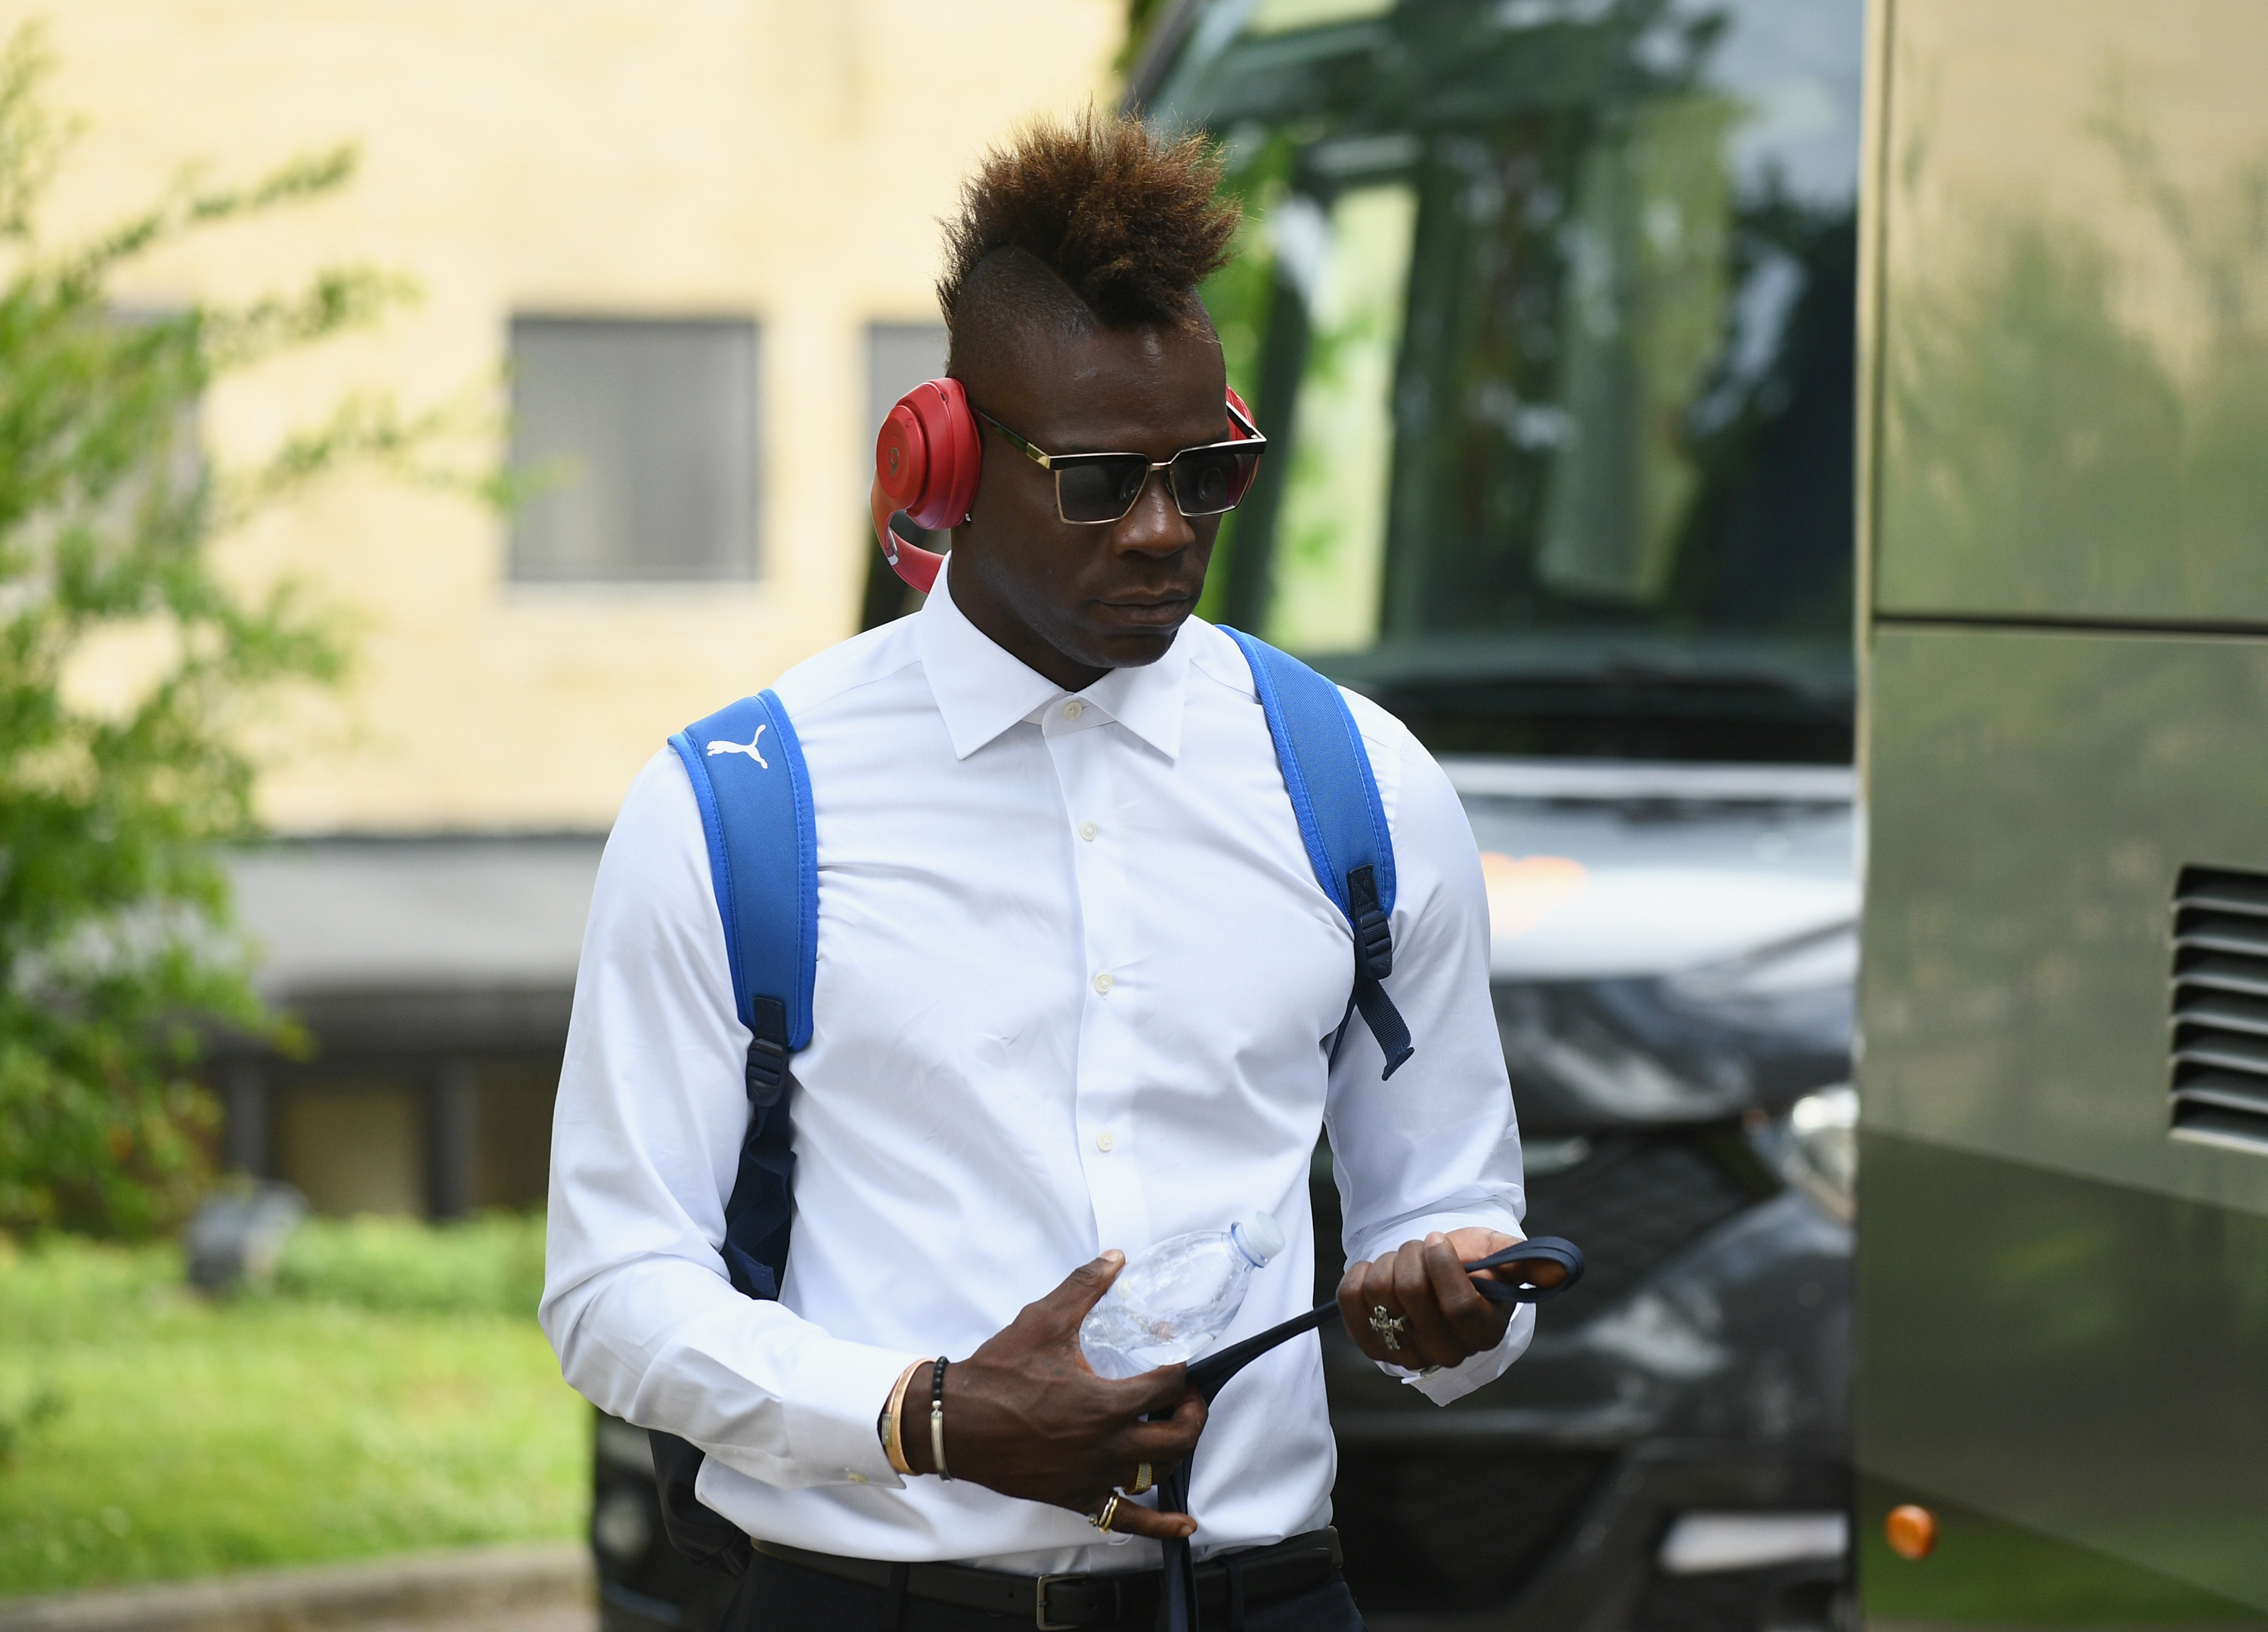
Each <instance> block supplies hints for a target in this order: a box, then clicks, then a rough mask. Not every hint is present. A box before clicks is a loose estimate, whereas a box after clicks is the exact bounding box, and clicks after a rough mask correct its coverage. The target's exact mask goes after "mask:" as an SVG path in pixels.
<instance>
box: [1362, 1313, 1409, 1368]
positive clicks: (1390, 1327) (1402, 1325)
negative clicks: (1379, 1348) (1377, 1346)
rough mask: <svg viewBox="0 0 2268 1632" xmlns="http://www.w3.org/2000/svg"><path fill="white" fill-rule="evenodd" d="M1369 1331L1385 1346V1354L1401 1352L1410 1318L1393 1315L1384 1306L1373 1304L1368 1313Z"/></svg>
mask: <svg viewBox="0 0 2268 1632" xmlns="http://www.w3.org/2000/svg"><path fill="white" fill-rule="evenodd" d="M1370 1329H1371V1330H1372V1331H1373V1332H1375V1333H1377V1334H1378V1335H1379V1338H1380V1339H1381V1341H1382V1342H1384V1343H1385V1344H1386V1352H1387V1353H1388V1354H1390V1355H1391V1354H1399V1353H1400V1352H1401V1351H1402V1338H1403V1334H1404V1333H1406V1332H1408V1331H1409V1330H1410V1318H1409V1317H1408V1316H1407V1315H1398V1314H1395V1312H1393V1311H1392V1310H1390V1309H1388V1307H1387V1306H1386V1305H1384V1304H1373V1305H1371V1311H1370Z"/></svg>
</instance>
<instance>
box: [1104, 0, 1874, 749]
mask: <svg viewBox="0 0 2268 1632" xmlns="http://www.w3.org/2000/svg"><path fill="white" fill-rule="evenodd" d="M1861 11H1862V0H1414V3H1412V4H1403V5H1400V6H1395V5H1393V4H1390V3H1389V0H1215V3H1214V4H1211V5H1209V6H1204V7H1202V8H1200V9H1199V10H1198V11H1197V12H1196V14H1195V18H1194V21H1193V22H1192V23H1191V25H1190V26H1189V28H1188V29H1187V31H1186V33H1183V34H1182V36H1181V38H1180V40H1178V41H1177V42H1175V45H1173V46H1172V47H1171V48H1169V50H1168V52H1167V55H1162V56H1161V57H1160V59H1159V60H1158V61H1157V62H1155V63H1154V64H1153V66H1152V71H1151V72H1150V74H1149V76H1148V78H1147V81H1146V83H1144V82H1138V85H1137V86H1136V93H1137V95H1138V96H1145V98H1146V102H1145V106H1146V107H1147V108H1148V111H1149V114H1150V115H1151V116H1152V118H1153V119H1156V120H1158V121H1161V122H1164V123H1167V124H1174V123H1182V124H1188V123H1202V124H1204V125H1205V126H1206V127H1208V128H1209V129H1211V130H1212V131H1214V132H1215V133H1216V134H1217V135H1218V136H1220V137H1221V138H1222V140H1223V142H1224V144H1225V147H1226V153H1227V155H1228V162H1229V176H1230V180H1231V183H1232V185H1233V187H1235V188H1236V189H1237V191H1238V192H1239V193H1240V194H1241V195H1242V197H1243V199H1244V201H1245V203H1246V207H1247V211H1248V227H1247V231H1246V233H1245V237H1244V239H1243V245H1242V248H1241V254H1240V255H1239V258H1238V260H1237V261H1236V263H1235V264H1234V265H1233V266H1232V267H1231V268H1229V269H1228V270H1227V271H1226V272H1224V273H1223V274H1221V275H1220V276H1219V277H1217V278H1215V279H1214V280H1213V281H1212V282H1211V283H1210V284H1209V285H1208V286H1207V288H1206V290H1205V295H1206V299H1207V304H1208V305H1209V306H1210V308H1211V311H1212V312H1213V314H1214V318H1215V321H1216V324H1217V326H1218V327H1219V331H1220V334H1221V340H1222V344H1223V348H1224V350H1225V351H1226V355H1227V357H1228V362H1229V367H1230V377H1231V380H1232V382H1233V383H1234V384H1236V385H1237V386H1239V387H1240V388H1241V389H1243V390H1244V391H1245V392H1246V393H1247V394H1248V396H1249V397H1250V398H1251V400H1252V401H1253V402H1254V405H1255V407H1256V410H1257V411H1258V413H1259V414H1260V415H1261V416H1262V418H1263V423H1264V425H1265V428H1266V429H1267V430H1269V432H1270V435H1271V436H1272V437H1276V438H1277V447H1276V448H1275V450H1274V451H1273V452H1271V455H1270V460H1269V461H1268V462H1267V465H1266V467H1265V468H1264V469H1263V477H1262V480H1261V482H1259V484H1258V485H1257V486H1256V489H1255V491H1254V493H1253V494H1252V496H1251V497H1250V498H1249V499H1248V500H1247V502H1246V505H1245V508H1244V510H1243V511H1241V512H1240V513H1239V514H1238V516H1237V517H1236V518H1234V519H1233V523H1232V524H1231V525H1230V526H1229V527H1228V528H1226V530H1225V532H1224V535H1223V540H1222V544H1221V547H1220V554H1219V557H1218V559H1217V561H1216V564H1215V569H1214V574H1213V577H1212V580H1211V585H1210V588H1209V592H1208V604H1207V606H1206V608H1205V610H1206V611H1207V613H1208V614H1209V615H1212V616H1215V617H1219V618H1224V619H1226V621H1231V622H1235V623H1239V624H1241V625H1242V626H1243V627H1247V628H1253V629H1257V630H1258V631H1259V632H1261V633H1262V634H1263V635H1264V636H1267V637H1268V638H1269V639H1270V640H1272V641H1274V642H1276V643H1278V644H1280V645H1284V646H1286V647H1288V648H1290V649H1291V650H1292V651H1298V652H1300V653H1301V654H1303V655H1306V656H1307V657H1309V658H1311V659H1313V660H1315V661H1317V662H1318V663H1320V664H1321V665H1322V666H1323V667H1324V668H1326V669H1327V670H1328V671H1329V672H1331V673H1334V674H1336V675H1337V676H1339V677H1340V678H1342V679H1344V680H1350V681H1351V682H1353V683H1356V684H1359V685H1363V686H1365V687H1366V688H1368V689H1371V690H1373V692H1380V693H1388V694H1392V695H1393V696H1394V698H1395V700H1396V701H1397V702H1398V703H1399V704H1400V705H1401V709H1402V711H1403V712H1404V717H1409V718H1410V719H1411V723H1412V724H1415V725H1418V728H1419V730H1420V732H1421V734H1424V735H1427V736H1428V737H1429V739H1432V741H1433V742H1434V744H1435V746H1442V747H1499V748H1506V747H1508V748H1515V749H1526V750H1529V751H1546V752H1551V751H1570V752H1594V753H1595V752H1609V753H1628V752H1633V751H1636V752H1640V753H1661V754H1671V755H1675V756H1679V757H1690V756H1695V755H1701V756H1709V757H1734V758H1754V759H1832V758H1837V757H1841V756H1842V755H1844V754H1847V752H1848V745H1849V726H1848V714H1849V707H1850V677H1851V590H1852V443H1853V424H1852V411H1853V376H1852V350H1853V346H1852V314H1853V312H1854V308H1855V305H1856V298H1855V287H1854V284H1855V265H1856V198H1857V174H1858V164H1859V56H1860V45H1861V40H1860V34H1861Z"/></svg>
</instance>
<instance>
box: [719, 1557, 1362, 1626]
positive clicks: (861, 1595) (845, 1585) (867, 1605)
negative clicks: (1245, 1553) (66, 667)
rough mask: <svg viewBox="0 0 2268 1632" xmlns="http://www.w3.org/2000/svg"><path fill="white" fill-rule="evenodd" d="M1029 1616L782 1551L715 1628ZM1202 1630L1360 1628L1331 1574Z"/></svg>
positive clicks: (758, 1564)
mask: <svg viewBox="0 0 2268 1632" xmlns="http://www.w3.org/2000/svg"><path fill="white" fill-rule="evenodd" d="M1031 1624H1032V1617H1031V1616H1029V1615H1020V1616H1019V1615H992V1614H985V1613H984V1612H983V1610H979V1609H960V1608H956V1607H954V1606H952V1605H950V1604H931V1603H924V1601H922V1600H921V1599H917V1598H905V1599H901V1600H899V1601H898V1602H897V1603H895V1604H893V1603H892V1602H891V1601H890V1595H889V1594H888V1593H887V1592H883V1591H882V1590H881V1589H880V1588H879V1587H867V1586H860V1585H858V1584H856V1583H855V1582H850V1581H837V1580H836V1578H835V1577H832V1576H822V1575H821V1574H820V1573H819V1572H818V1571H817V1570H806V1569H805V1568H803V1566H802V1565H800V1564H791V1563H789V1562H787V1561H786V1560H785V1559H784V1558H774V1557H772V1556H771V1555H769V1554H766V1553H759V1554H757V1555H755V1558H754V1559H753V1560H752V1561H751V1562H749V1565H748V1573H747V1574H746V1575H745V1576H742V1577H740V1591H739V1592H736V1593H734V1594H733V1607H732V1609H731V1610H730V1611H729V1612H727V1614H725V1624H724V1626H723V1628H720V1632H1007V1629H1008V1628H1011V1627H1028V1626H1030V1625H1031ZM1152 1624H1153V1623H1152V1621H1150V1620H1149V1619H1148V1618H1147V1617H1145V1618H1144V1619H1143V1620H1142V1621H1138V1622H1136V1621H1125V1622H1122V1623H1121V1624H1120V1626H1119V1628H1117V1629H1116V1632H1151V1628H1152ZM1204 1632H1363V1625H1362V1615H1361V1614H1360V1613H1359V1611H1357V1610H1356V1608H1355V1606H1354V1596H1353V1594H1352V1593H1351V1592H1348V1591H1347V1590H1346V1583H1344V1581H1334V1582H1331V1583H1330V1584H1329V1585H1327V1586H1320V1587H1317V1588H1315V1589H1314V1591H1313V1592H1302V1593H1300V1594H1299V1595H1298V1596H1297V1597H1293V1598H1285V1599H1278V1600H1277V1601H1276V1602H1274V1603H1272V1604H1263V1605H1261V1606H1258V1607H1256V1608H1252V1609H1248V1610H1246V1611H1245V1613H1244V1624H1243V1625H1242V1626H1241V1627H1231V1626H1229V1625H1228V1624H1227V1622H1226V1618H1225V1617H1224V1618H1223V1619H1222V1620H1221V1621H1219V1623H1218V1625H1216V1623H1215V1622H1214V1621H1213V1620H1212V1618H1211V1617H1208V1618H1207V1621H1206V1624H1205V1628H1204Z"/></svg>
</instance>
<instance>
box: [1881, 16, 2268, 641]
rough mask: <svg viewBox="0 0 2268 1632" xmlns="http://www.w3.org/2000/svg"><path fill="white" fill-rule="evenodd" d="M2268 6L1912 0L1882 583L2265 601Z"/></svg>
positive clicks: (2070, 606) (1999, 596) (1884, 589)
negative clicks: (2262, 185)
mask: <svg viewBox="0 0 2268 1632" xmlns="http://www.w3.org/2000/svg"><path fill="white" fill-rule="evenodd" d="M2264 60H2268V6H2262V5H2259V4H2255V3H2253V0H2154V4H2147V5H2138V4H2133V0H1896V4H1895V5H1893V6H1892V7H1891V8H1890V43H1889V63H1888V69H1889V93H1888V98H1887V114H1888V121H1889V123H1888V129H1887V133H1886V141H1885V143H1884V158H1885V160H1886V162H1885V163H1884V164H1883V165H1882V167H1881V172H1880V176H1881V190H1882V197H1881V209H1882V211H1883V217H1884V226H1885V231H1884V234H1883V238H1882V241H1881V256H1882V260H1881V266H1880V268H1879V271H1880V276H1881V288H1882V306H1881V347H1880V350H1879V354H1878V357H1877V359H1876V360H1877V364H1878V367H1879V375H1878V378H1879V380H1880V387H1879V394H1878V395H1877V397H1876V399H1875V408H1876V415H1877V417H1876V436H1877V444H1876V447H1875V450H1874V451H1875V453H1876V455H1877V463H1876V469H1877V470H1878V471H1879V473H1880V474H1879V481H1878V496H1879V506H1880V508H1879V511H1878V513H1877V523H1876V525H1877V532H1876V560H1877V570H1876V574H1875V583H1874V597H1875V605H1876V606H1877V607H1878V609H1880V610H1881V611H1883V612H1887V613H1893V614H1911V615H1923V614H1962V615H1967V616H1973V617H1980V618H2001V617H2009V616H2034V617H2037V616H2051V617H2074V618H2103V619H2111V620H2122V621H2123V620H2130V619H2132V620H2142V621H2184V622H2188V621H2196V622H2207V623H2251V624H2256V625H2257V624H2261V623H2268V549H2264V548H2262V547H2261V546H2262V536H2263V533H2262V524H2263V520H2264V518H2268V459H2262V458H2261V457H2260V454H2259V450H2260V449H2261V447H2262V446H2263V445H2268V253H2264V243H2263V232H2262V227H2261V224H2260V219H2259V216H2258V213H2257V211H2258V206H2257V202H2255V195H2254V192H2253V189H2254V188H2256V187H2257V185H2258V183H2257V177H2258V175H2259V173H2260V166H2261V165H2262V164H2263V162H2264V159H2268V97H2264V96H2263V95H2261V93H2260V85H2261V64H2262V62H2264Z"/></svg>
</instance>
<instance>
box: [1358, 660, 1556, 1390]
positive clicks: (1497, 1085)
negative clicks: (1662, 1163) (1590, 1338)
mask: <svg viewBox="0 0 2268 1632" xmlns="http://www.w3.org/2000/svg"><path fill="white" fill-rule="evenodd" d="M1349 701H1350V703H1351V706H1352V707H1353V709H1354V710H1355V717H1356V720H1357V722H1358V724H1359V725H1360V727H1361V729H1362V732H1363V737H1364V740H1365V743H1366V746H1367V747H1368V748H1369V750H1370V754H1371V759H1372V762H1373V766H1375V767H1376V768H1377V771H1378V777H1379V783H1380V787H1381V795H1382V796H1384V797H1386V798H1388V821H1389V824H1390V826H1391V828H1392V831H1393V834H1394V854H1395V875H1396V895H1395V907H1394V916H1393V927H1394V973H1393V974H1392V975H1390V976H1389V977H1388V980H1387V981H1386V989H1387V992H1388V995H1389V996H1391V997H1392V998H1393V999H1394V1002H1395V1006H1396V1007H1397V1008H1399V1009H1400V1010H1401V1011H1402V1016H1403V1019H1404V1020H1406V1021H1408V1022H1409V1026H1410V1036H1411V1039H1412V1040H1413V1041H1414V1042H1415V1043H1416V1045H1417V1052H1416V1053H1415V1054H1413V1055H1411V1056H1410V1059H1409V1060H1408V1061H1407V1062H1405V1063H1404V1064H1403V1067H1402V1069H1401V1070H1398V1071H1396V1072H1395V1074H1394V1077H1393V1078H1392V1080H1390V1081H1381V1080H1380V1077H1379V1072H1380V1070H1381V1068H1382V1066H1383V1063H1384V1062H1383V1058H1382V1056H1381V1054H1380V1052H1379V1048H1378V1044H1377V1042H1376V1040H1374V1039H1373V1037H1372V1036H1371V1034H1370V1032H1369V1029H1368V1028H1367V1027H1366V1026H1364V1025H1363V1023H1362V1021H1361V1018H1359V1016H1357V1017H1354V1018H1352V1019H1351V1029H1350V1031H1349V1033H1348V1035H1347V1038H1346V1040H1345V1043H1344V1046H1343V1047H1342V1048H1341V1049H1340V1050H1339V1057H1338V1061H1337V1064H1336V1065H1335V1066H1334V1067H1333V1068H1332V1070H1331V1080H1330V1097H1329V1111H1328V1113H1327V1123H1328V1126H1329V1131H1330V1139H1331V1153H1332V1164H1333V1168H1334V1171H1335V1173H1336V1175H1337V1182H1338V1188H1339V1197H1340V1201H1341V1203H1342V1206H1343V1208H1344V1217H1345V1220H1346V1229H1345V1237H1344V1242H1345V1246H1346V1251H1347V1254H1348V1256H1349V1257H1350V1258H1351V1259H1372V1260H1375V1259H1376V1258H1378V1257H1379V1256H1381V1254H1382V1253H1389V1252H1392V1251H1394V1250H1395V1248H1397V1247H1399V1246H1401V1245H1402V1244H1403V1242H1405V1241H1411V1240H1421V1239H1424V1238H1425V1236H1426V1235H1427V1234H1428V1233H1430V1232H1431V1231H1435V1230H1442V1231H1447V1230H1455V1229H1462V1228H1465V1227H1468V1226H1477V1227H1479V1228H1483V1229H1488V1230H1496V1231H1502V1232H1503V1233H1505V1234H1506V1235H1511V1236H1519V1235H1521V1234H1523V1233H1525V1232H1524V1231H1522V1229H1521V1217H1522V1216H1523V1215H1524V1214H1525V1212H1526V1210H1527V1202H1526V1195H1525V1193H1524V1191H1523V1189H1522V1187H1521V1160H1520V1130H1519V1127H1518V1124H1517V1121H1516V1120H1515V1118H1514V1115H1513V1103H1512V1087H1511V1084H1510V1082H1509V1080H1508V1079H1507V1077H1506V1073H1505V1066H1504V1050H1503V1046H1502V1044H1501V1043H1500V1042H1499V1040H1498V1036H1497V1029H1496V1016H1495V1012H1494V1011H1493V1008H1492V1007H1491V1003H1490V1001H1489V983H1488V975H1489V925H1488V897H1487V892H1486V889H1485V886H1484V884H1483V882H1482V878H1481V866H1480V856H1479V852H1478V850H1477V849H1476V846H1475V844H1474V842H1473V834H1472V827H1471V825H1470V824H1469V822H1468V821H1467V820H1466V818H1465V813H1464V810H1463V807H1462V805H1460V804H1459V803H1458V801H1457V796H1456V791H1455V790H1454V789H1453V788H1452V787H1451V786H1450V785H1449V779H1448V778H1447V776H1445V775H1444V774H1443V773H1442V770H1441V768H1440V766H1439V765H1437V764H1435V763H1434V762H1433V760H1432V756H1431V755H1429V754H1426V752H1425V749H1424V748H1422V747H1420V746H1418V742H1417V740H1416V739H1414V738H1413V737H1411V736H1410V733H1409V731H1407V729H1406V728H1404V727H1403V725H1402V724H1400V723H1399V722H1398V721H1395V719H1393V718H1392V717H1390V716H1388V715H1387V714H1385V713H1384V712H1383V711H1381V710H1380V709H1378V708H1376V707H1375V706H1374V705H1373V704H1371V703H1369V702H1366V701H1365V700H1364V699H1362V698H1359V697H1350V699H1349ZM1534 1332H1535V1310H1534V1309H1533V1307H1530V1306H1522V1307H1521V1309H1520V1310H1519V1312H1517V1313H1516V1314H1515V1315H1514V1317H1513V1322H1512V1325H1511V1327H1510V1328H1509V1329H1508V1330H1507V1331H1506V1334H1505V1341H1504V1342H1503V1343H1501V1344H1500V1345H1499V1346H1498V1347H1497V1348H1495V1349H1491V1350H1489V1351H1488V1352H1486V1353H1484V1354H1478V1355H1475V1356H1472V1357H1471V1358H1470V1359H1469V1360H1467V1361H1466V1362H1465V1363H1464V1364H1462V1365H1460V1366H1456V1367H1454V1368H1452V1369H1449V1370H1447V1371H1440V1372H1437V1373H1436V1374H1434V1375H1433V1376H1432V1377H1428V1378H1422V1379H1421V1378H1416V1377H1414V1376H1411V1375H1410V1374H1408V1373H1403V1372H1397V1373H1396V1374H1397V1375H1403V1376H1404V1377H1406V1378H1408V1379H1409V1380H1410V1382H1411V1384H1412V1386H1415V1387H1417V1388H1418V1389H1419V1390H1420V1391H1421V1392H1423V1393H1425V1394H1426V1395H1427V1396H1428V1397H1429V1398H1431V1399H1432V1400H1436V1401H1437V1402H1439V1403H1441V1404H1445V1405H1446V1404H1447V1403H1448V1402H1449V1401H1450V1400H1454V1399H1457V1398H1459V1397H1460V1396H1462V1395H1464V1394H1467V1393H1471V1392H1472V1391H1473V1390H1474V1389H1476V1388H1477V1387H1479V1386H1481V1385H1483V1384H1484V1383H1487V1382H1489V1381H1491V1380H1492V1379H1493V1378H1497V1377H1499V1376H1500V1375H1501V1374H1502V1373H1503V1372H1504V1371H1505V1369H1506V1367H1507V1366H1509V1365H1510V1364H1512V1363H1513V1361H1514V1360H1515V1359H1517V1358H1519V1356H1520V1355H1521V1351H1522V1350H1523V1349H1526V1348H1527V1347H1528V1339H1529V1338H1530V1336H1532V1335H1533V1334H1534Z"/></svg>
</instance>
